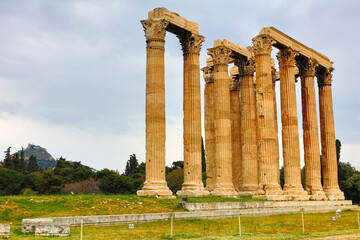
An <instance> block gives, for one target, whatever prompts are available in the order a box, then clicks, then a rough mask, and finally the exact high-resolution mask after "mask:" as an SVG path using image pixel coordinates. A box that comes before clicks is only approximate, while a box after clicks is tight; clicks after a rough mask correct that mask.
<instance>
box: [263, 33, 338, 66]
mask: <svg viewBox="0 0 360 240" xmlns="http://www.w3.org/2000/svg"><path fill="white" fill-rule="evenodd" d="M259 35H265V36H268V37H270V38H272V39H274V40H275V41H276V42H277V45H280V46H282V47H281V48H283V47H290V48H292V49H293V50H295V51H297V52H299V53H300V54H301V55H303V56H305V57H307V58H314V59H315V60H316V61H317V62H318V63H319V64H320V65H321V66H324V67H325V68H331V67H332V62H331V61H330V60H329V58H328V57H326V56H324V55H323V54H321V53H319V52H317V51H315V50H314V49H311V48H309V47H307V46H305V45H304V44H302V43H300V42H298V41H296V40H295V39H293V38H291V37H289V36H288V35H286V34H285V33H283V32H281V31H279V30H277V29H276V28H274V27H265V28H263V29H261V31H260V33H259Z"/></svg>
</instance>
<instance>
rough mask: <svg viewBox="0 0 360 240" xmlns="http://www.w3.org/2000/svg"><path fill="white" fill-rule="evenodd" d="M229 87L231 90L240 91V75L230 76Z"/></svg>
mask: <svg viewBox="0 0 360 240" xmlns="http://www.w3.org/2000/svg"><path fill="white" fill-rule="evenodd" d="M229 88H230V91H239V90H240V81H239V75H236V76H229Z"/></svg>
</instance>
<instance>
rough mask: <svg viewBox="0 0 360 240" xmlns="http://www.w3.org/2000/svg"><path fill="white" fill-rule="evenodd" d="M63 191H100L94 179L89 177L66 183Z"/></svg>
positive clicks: (76, 192) (90, 192) (80, 192)
mask: <svg viewBox="0 0 360 240" xmlns="http://www.w3.org/2000/svg"><path fill="white" fill-rule="evenodd" d="M62 192H63V193H74V194H99V193H101V190H100V188H99V187H98V184H97V182H96V181H95V179H93V178H90V179H88V180H84V181H81V182H77V183H70V184H66V185H65V187H64V189H63V190H62Z"/></svg>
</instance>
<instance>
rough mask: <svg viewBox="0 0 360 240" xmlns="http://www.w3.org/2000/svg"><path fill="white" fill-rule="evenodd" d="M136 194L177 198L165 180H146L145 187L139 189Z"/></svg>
mask: <svg viewBox="0 0 360 240" xmlns="http://www.w3.org/2000/svg"><path fill="white" fill-rule="evenodd" d="M136 194H137V195H138V196H140V197H157V198H175V196H174V195H173V193H172V191H171V190H170V189H169V187H168V186H167V183H166V182H165V181H164V182H151V183H147V182H145V183H144V187H143V188H142V189H141V190H139V191H137V192H136Z"/></svg>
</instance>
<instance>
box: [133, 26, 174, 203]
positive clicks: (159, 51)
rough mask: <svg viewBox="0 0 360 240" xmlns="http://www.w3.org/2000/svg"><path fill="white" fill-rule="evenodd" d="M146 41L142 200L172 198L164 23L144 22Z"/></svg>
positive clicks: (140, 192)
mask: <svg viewBox="0 0 360 240" xmlns="http://www.w3.org/2000/svg"><path fill="white" fill-rule="evenodd" d="M141 23H142V25H143V27H144V31H145V37H146V43H147V47H146V173H145V183H144V187H143V188H142V190H139V191H137V195H139V196H159V197H170V196H172V192H171V191H170V190H169V188H168V187H167V184H166V181H165V74H164V45H165V33H166V31H165V28H166V26H167V25H168V22H166V21H165V20H152V19H147V20H143V21H141Z"/></svg>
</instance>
